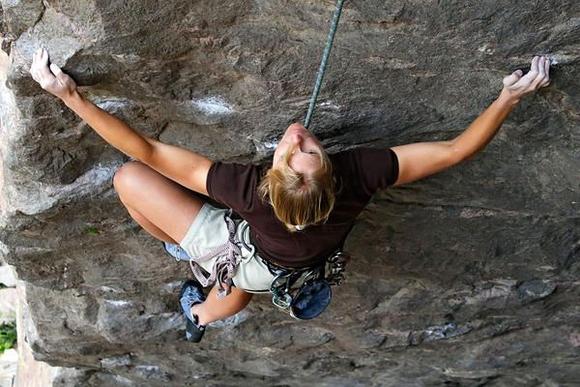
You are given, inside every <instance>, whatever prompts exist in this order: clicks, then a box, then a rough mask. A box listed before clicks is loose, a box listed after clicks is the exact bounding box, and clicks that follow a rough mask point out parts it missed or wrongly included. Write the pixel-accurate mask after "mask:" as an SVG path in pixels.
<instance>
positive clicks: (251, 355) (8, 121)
mask: <svg viewBox="0 0 580 387" xmlns="http://www.w3.org/2000/svg"><path fill="white" fill-rule="evenodd" d="M0 3H1V5H2V13H1V14H0V16H2V17H0V19H3V24H2V26H3V27H2V49H3V52H2V53H0V78H1V82H0V119H1V121H0V122H1V125H0V209H1V211H0V254H1V255H2V257H3V259H4V260H5V261H7V262H8V263H10V264H11V265H14V266H15V268H16V270H17V272H18V275H19V278H20V279H21V280H22V281H24V284H25V288H24V293H25V295H26V299H27V307H26V310H25V313H24V314H25V317H26V321H27V324H26V329H25V331H26V340H27V342H28V344H29V345H30V347H31V348H32V350H33V351H34V354H35V357H36V358H37V359H38V360H42V361H45V362H48V363H49V364H51V365H54V366H59V367H63V368H60V369H61V370H63V371H62V372H61V373H60V374H59V376H58V377H55V378H54V380H53V383H54V384H60V385H66V386H73V385H75V386H111V385H127V386H142V385H151V386H166V385H168V384H170V385H250V384H251V385H254V386H260V385H264V386H270V385H289V386H290V385H291V386H299V385H300V386H301V385H308V384H316V385H345V386H356V385H385V386H404V385H462V386H463V385H465V386H476V385H477V386H481V385H494V386H495V385H497V386H500V385H501V386H515V385H545V386H549V385H574V384H578V383H580V365H579V364H580V363H579V359H580V328H579V326H580V325H579V323H580V304H579V302H578V300H579V299H580V283H579V282H578V276H579V274H580V210H579V209H580V172H579V171H580V150H579V143H580V124H579V120H580V96H579V90H580V81H579V79H580V3H578V2H577V1H576V0H546V1H541V2H540V1H527V2H521V1H516V0H498V1H491V0H483V1H424V0H423V1H420V0H412V1H406V2H403V1H391V0H387V1H384V0H382V1H379V0H367V1H361V0H352V1H347V2H346V5H345V10H344V12H343V17H342V20H341V24H340V28H339V30H338V34H337V38H336V42H335V47H334V50H333V54H332V58H331V62H330V68H329V69H328V73H327V76H326V78H325V84H324V86H323V89H322V93H321V97H320V100H319V108H318V110H317V114H316V116H315V119H314V123H313V125H312V128H313V130H314V132H315V133H316V134H317V135H318V136H319V137H320V138H321V139H322V141H323V143H324V144H325V146H326V147H327V148H328V150H329V151H330V152H336V151H339V150H341V149H346V148H350V147H356V146H360V145H370V146H376V147H387V146H393V145H398V144H404V143H409V142H414V141H429V140H440V139H448V138H452V137H453V136H454V135H457V134H458V133H460V132H461V131H462V130H464V129H465V128H466V126H467V125H468V124H469V123H470V122H471V121H472V120H473V119H474V118H475V117H476V116H477V115H478V114H479V113H480V112H481V111H482V110H483V109H484V108H485V107H486V106H487V105H488V104H489V103H490V102H491V101H493V99H494V98H495V97H496V96H497V94H498V92H499V90H500V89H501V79H502V77H503V76H505V75H507V74H508V73H509V72H511V71H513V70H514V69H516V68H518V67H521V66H522V65H525V64H526V63H528V62H529V60H530V59H531V57H532V56H533V55H534V54H548V55H550V56H551V57H552V58H553V60H554V61H555V62H557V64H556V65H555V67H554V76H553V81H552V84H551V85H550V86H549V87H548V88H546V89H544V90H542V91H540V92H539V93H537V94H536V95H533V96H530V97H528V98H527V99H526V100H524V101H523V102H522V103H521V104H520V106H518V108H517V109H516V110H515V111H514V112H513V114H512V115H511V116H510V118H509V120H508V121H507V122H506V124H505V125H504V127H503V129H502V130H501V132H500V133H499V134H498V135H497V136H496V138H495V139H494V141H493V142H492V143H491V144H490V145H489V146H488V147H487V148H486V149H485V151H484V152H482V153H481V154H479V155H477V156H476V157H475V158H474V159H472V160H470V161H468V162H466V163H464V164H463V165H461V166H459V167H456V168H454V169H452V170H450V171H447V172H445V173H442V174H440V175H438V176H435V177H432V178H429V179H426V180H423V181H421V182H418V183H415V184H412V185H409V186H405V187H401V188H397V189H390V190H387V191H386V192H384V193H381V194H379V195H377V197H376V198H375V199H374V200H373V202H372V203H371V205H369V207H368V211H365V213H363V215H362V216H361V219H360V222H359V223H358V224H357V226H356V227H355V229H354V230H353V233H352V234H351V237H350V238H349V240H348V243H347V246H348V249H349V250H350V251H351V252H352V253H353V256H354V258H353V260H352V262H351V264H350V267H349V272H348V277H347V281H346V283H345V284H344V285H343V286H341V287H340V288H338V289H336V291H335V298H334V300H333V304H332V306H331V308H330V309H329V311H327V312H326V313H325V314H324V315H323V316H322V317H321V318H319V319H317V320H315V321H311V322H296V321H293V320H291V319H290V318H289V317H288V316H286V315H284V314H282V313H280V312H278V311H277V310H275V309H274V307H273V306H272V305H271V304H270V301H269V299H268V297H266V296H262V297H259V296H258V297H255V300H254V301H253V303H252V304H251V305H250V306H249V307H248V308H247V309H246V310H245V311H243V312H241V313H240V314H238V315H237V316H235V317H234V318H231V319H229V320H228V321H226V322H221V323H215V324H213V325H212V326H211V327H210V328H209V330H208V332H207V334H206V337H205V338H204V341H203V342H202V343H201V344H199V345H192V344H190V343H188V342H186V341H184V339H183V336H184V335H183V329H184V322H183V320H182V318H181V316H180V315H179V314H178V313H177V309H178V305H177V300H176V295H177V292H178V289H179V286H180V284H181V281H182V280H183V279H184V278H186V277H187V276H189V275H190V273H189V271H188V268H187V266H186V265H179V264H177V263H175V262H174V261H172V260H171V259H170V258H168V257H167V256H166V255H165V254H164V253H163V252H162V250H161V248H160V244H159V243H158V242H157V241H156V240H154V239H153V238H152V237H150V236H149V235H148V234H147V233H146V232H144V231H143V230H141V229H140V227H139V226H138V225H137V224H136V223H135V222H134V221H132V220H131V219H130V217H129V216H128V214H127V212H126V211H125V209H124V208H123V207H122V205H121V204H120V202H119V200H118V198H117V195H116V193H115V191H114V189H113V187H112V177H113V175H114V173H115V171H116V170H117V169H118V167H119V166H120V165H122V163H123V162H125V161H126V160H127V158H126V157H125V156H124V155H123V154H121V153H119V152H118V151H116V150H115V149H113V148H112V147H110V146H109V145H107V144H106V143H105V142H104V141H102V140H101V138H100V137H98V135H96V134H95V133H94V132H93V131H92V130H91V129H90V128H89V127H87V125H85V124H84V123H83V122H82V121H80V120H79V119H78V118H77V117H75V115H74V114H73V113H72V112H71V111H69V110H68V109H67V108H66V107H65V106H64V105H63V104H62V103H60V102H59V101H58V100H56V99H55V98H53V97H52V96H50V95H49V94H47V93H46V92H44V91H43V90H41V89H40V88H39V87H38V85H37V84H36V83H35V82H34V81H33V80H32V78H31V77H30V76H29V74H28V68H29V66H30V63H31V59H32V54H33V52H34V50H35V49H36V48H37V47H39V46H41V45H44V46H45V47H47V48H48V49H49V51H50V53H51V60H52V61H53V62H55V63H57V64H58V65H59V66H61V67H62V68H63V69H64V70H65V71H67V72H68V73H69V74H71V75H72V76H73V77H74V78H75V79H76V80H77V81H78V83H79V85H81V89H82V91H83V93H84V94H85V95H87V96H88V97H89V98H90V99H91V100H93V101H94V102H95V103H97V104H98V105H99V106H100V107H102V108H103V109H105V110H107V111H109V112H111V113H114V114H115V115H117V116H119V117H121V118H123V119H125V120H126V121H127V122H128V123H129V124H130V125H132V126H133V127H134V128H136V129H138V130H139V131H140V132H142V133H144V134H146V135H149V136H154V137H156V138H159V139H161V140H162V141H165V142H168V143H172V144H177V145H181V146H184V147H187V148H189V149H192V150H194V151H198V152H201V153H203V154H205V155H207V156H209V157H211V158H213V159H221V160H230V161H248V162H250V161H251V162H261V161H265V160H267V159H268V157H269V156H271V154H272V151H273V147H274V146H275V142H276V139H277V137H278V136H279V134H280V133H281V131H282V130H283V129H284V128H285V127H286V126H287V125H288V124H289V123H291V122H293V121H299V120H301V119H303V117H304V114H305V111H306V108H307V103H308V98H309V94H310V91H311V87H312V84H313V82H314V77H315V72H316V70H317V67H318V62H319V59H320V55H321V51H322V48H323V44H324V40H325V38H326V33H327V28H328V21H329V19H330V17H331V14H332V11H333V8H334V4H333V2H332V1H329V0H324V1H308V0H290V1H279V0H269V1H262V0H255V1H250V0H238V1H231V0H220V1H209V0H196V1H191V2H189V1H173V0H168V1H164V2H158V1H150V0H144V1H136V0H130V1H122V2H121V1H110V0H69V1H56V0H44V1H41V0H1V1H0ZM67 367H70V368H71V369H70V370H68V371H67ZM72 368H74V369H72Z"/></svg>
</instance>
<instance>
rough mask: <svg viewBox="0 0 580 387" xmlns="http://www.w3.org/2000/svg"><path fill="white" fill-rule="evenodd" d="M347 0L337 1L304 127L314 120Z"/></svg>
mask: <svg viewBox="0 0 580 387" xmlns="http://www.w3.org/2000/svg"><path fill="white" fill-rule="evenodd" d="M344 1H345V0H337V1H336V9H335V10H334V17H333V18H332V23H331V25H330V31H329V32H328V37H327V38H326V46H325V47H324V53H323V54H322V61H321V62H320V67H319V68H318V74H317V75H316V83H315V84H314V91H313V92H312V96H311V97H310V104H309V106H308V113H307V114H306V119H305V120H304V127H306V128H308V126H310V122H311V121H312V116H313V115H314V110H315V108H316V100H317V99H318V93H319V92H320V87H321V86H322V78H324V73H325V71H326V63H327V62H328V57H329V56H330V50H331V49H332V43H333V42H334V34H335V33H336V29H337V28H338V20H339V19H340V14H341V13H342V5H343V3H344Z"/></svg>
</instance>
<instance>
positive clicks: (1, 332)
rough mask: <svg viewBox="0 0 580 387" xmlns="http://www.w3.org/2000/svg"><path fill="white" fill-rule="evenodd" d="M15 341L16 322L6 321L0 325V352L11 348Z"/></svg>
mask: <svg viewBox="0 0 580 387" xmlns="http://www.w3.org/2000/svg"><path fill="white" fill-rule="evenodd" d="M15 343H16V324H15V323H8V324H2V325H0V353H3V352H4V351H6V350H7V349H10V348H13V347H14V344H15Z"/></svg>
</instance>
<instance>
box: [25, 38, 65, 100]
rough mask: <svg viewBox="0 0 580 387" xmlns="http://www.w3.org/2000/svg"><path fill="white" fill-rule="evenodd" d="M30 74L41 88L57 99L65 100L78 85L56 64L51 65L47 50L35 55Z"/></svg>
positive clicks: (43, 49) (39, 51)
mask: <svg viewBox="0 0 580 387" xmlns="http://www.w3.org/2000/svg"><path fill="white" fill-rule="evenodd" d="M30 74H31V76H32V79H34V80H35V81H36V82H38V84H39V85H40V87H42V88H43V89H44V90H46V91H48V92H49V93H51V94H53V95H55V96H56V97H59V98H63V99H64V98H66V97H67V96H69V95H71V94H72V93H73V92H74V91H75V90H76V83H75V82H74V80H73V79H72V78H71V77H69V76H68V75H67V74H65V73H64V72H63V71H62V70H61V69H60V67H58V66H57V65H56V64H54V63H51V64H50V65H49V54H48V50H46V49H45V48H40V49H38V50H37V51H36V52H35V53H34V55H33V58H32V65H31V66H30Z"/></svg>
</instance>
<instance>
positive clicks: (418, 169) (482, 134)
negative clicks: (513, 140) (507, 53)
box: [393, 57, 550, 185]
mask: <svg viewBox="0 0 580 387" xmlns="http://www.w3.org/2000/svg"><path fill="white" fill-rule="evenodd" d="M549 70H550V60H549V59H548V58H546V57H534V59H533V60H532V64H531V67H530V71H529V72H528V73H527V74H526V75H525V76H522V75H523V73H522V71H521V70H518V71H516V72H514V73H513V74H511V75H509V76H507V77H505V78H504V80H503V84H504V88H503V90H502V91H501V93H500V95H499V97H498V98H497V99H496V100H495V101H494V102H493V103H492V104H491V105H490V106H489V107H488V108H487V109H486V110H485V111H484V112H483V113H482V114H481V115H480V116H479V117H477V119H476V120H475V121H473V123H472V124H471V125H469V127H468V128H467V129H466V130H465V131H464V132H463V133H461V134H460V135H459V136H457V137H456V138H454V139H452V140H449V141H436V142H422V143H415V144H408V145H402V146H396V147H393V151H394V152H395V153H396V155H397V158H398V160H399V178H398V179H397V181H396V182H395V184H394V185H401V184H407V183H411V182H413V181H416V180H419V179H421V178H423V177H427V176H429V175H433V174H435V173H437V172H441V171H443V170H444V169H447V168H449V167H452V166H454V165H456V164H459V163H460V162H462V161H464V160H466V159H469V158H471V157H473V156H474V155H475V154H476V153H477V152H479V151H480V150H482V149H483V148H484V147H485V146H486V145H487V144H488V143H489V142H490V141H491V140H492V138H493V137H494V136H495V134H496V133H497V131H498V130H499V128H500V127H501V125H502V124H503V122H504V121H505V119H506V118H507V117H508V115H509V114H510V112H511V111H512V110H513V108H514V107H515V106H516V105H517V104H518V102H519V101H520V99H521V98H522V97H523V96H524V95H526V94H529V93H531V92H533V91H535V90H538V89H539V88H541V87H544V86H547V85H548V84H549V83H550V78H549Z"/></svg>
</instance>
